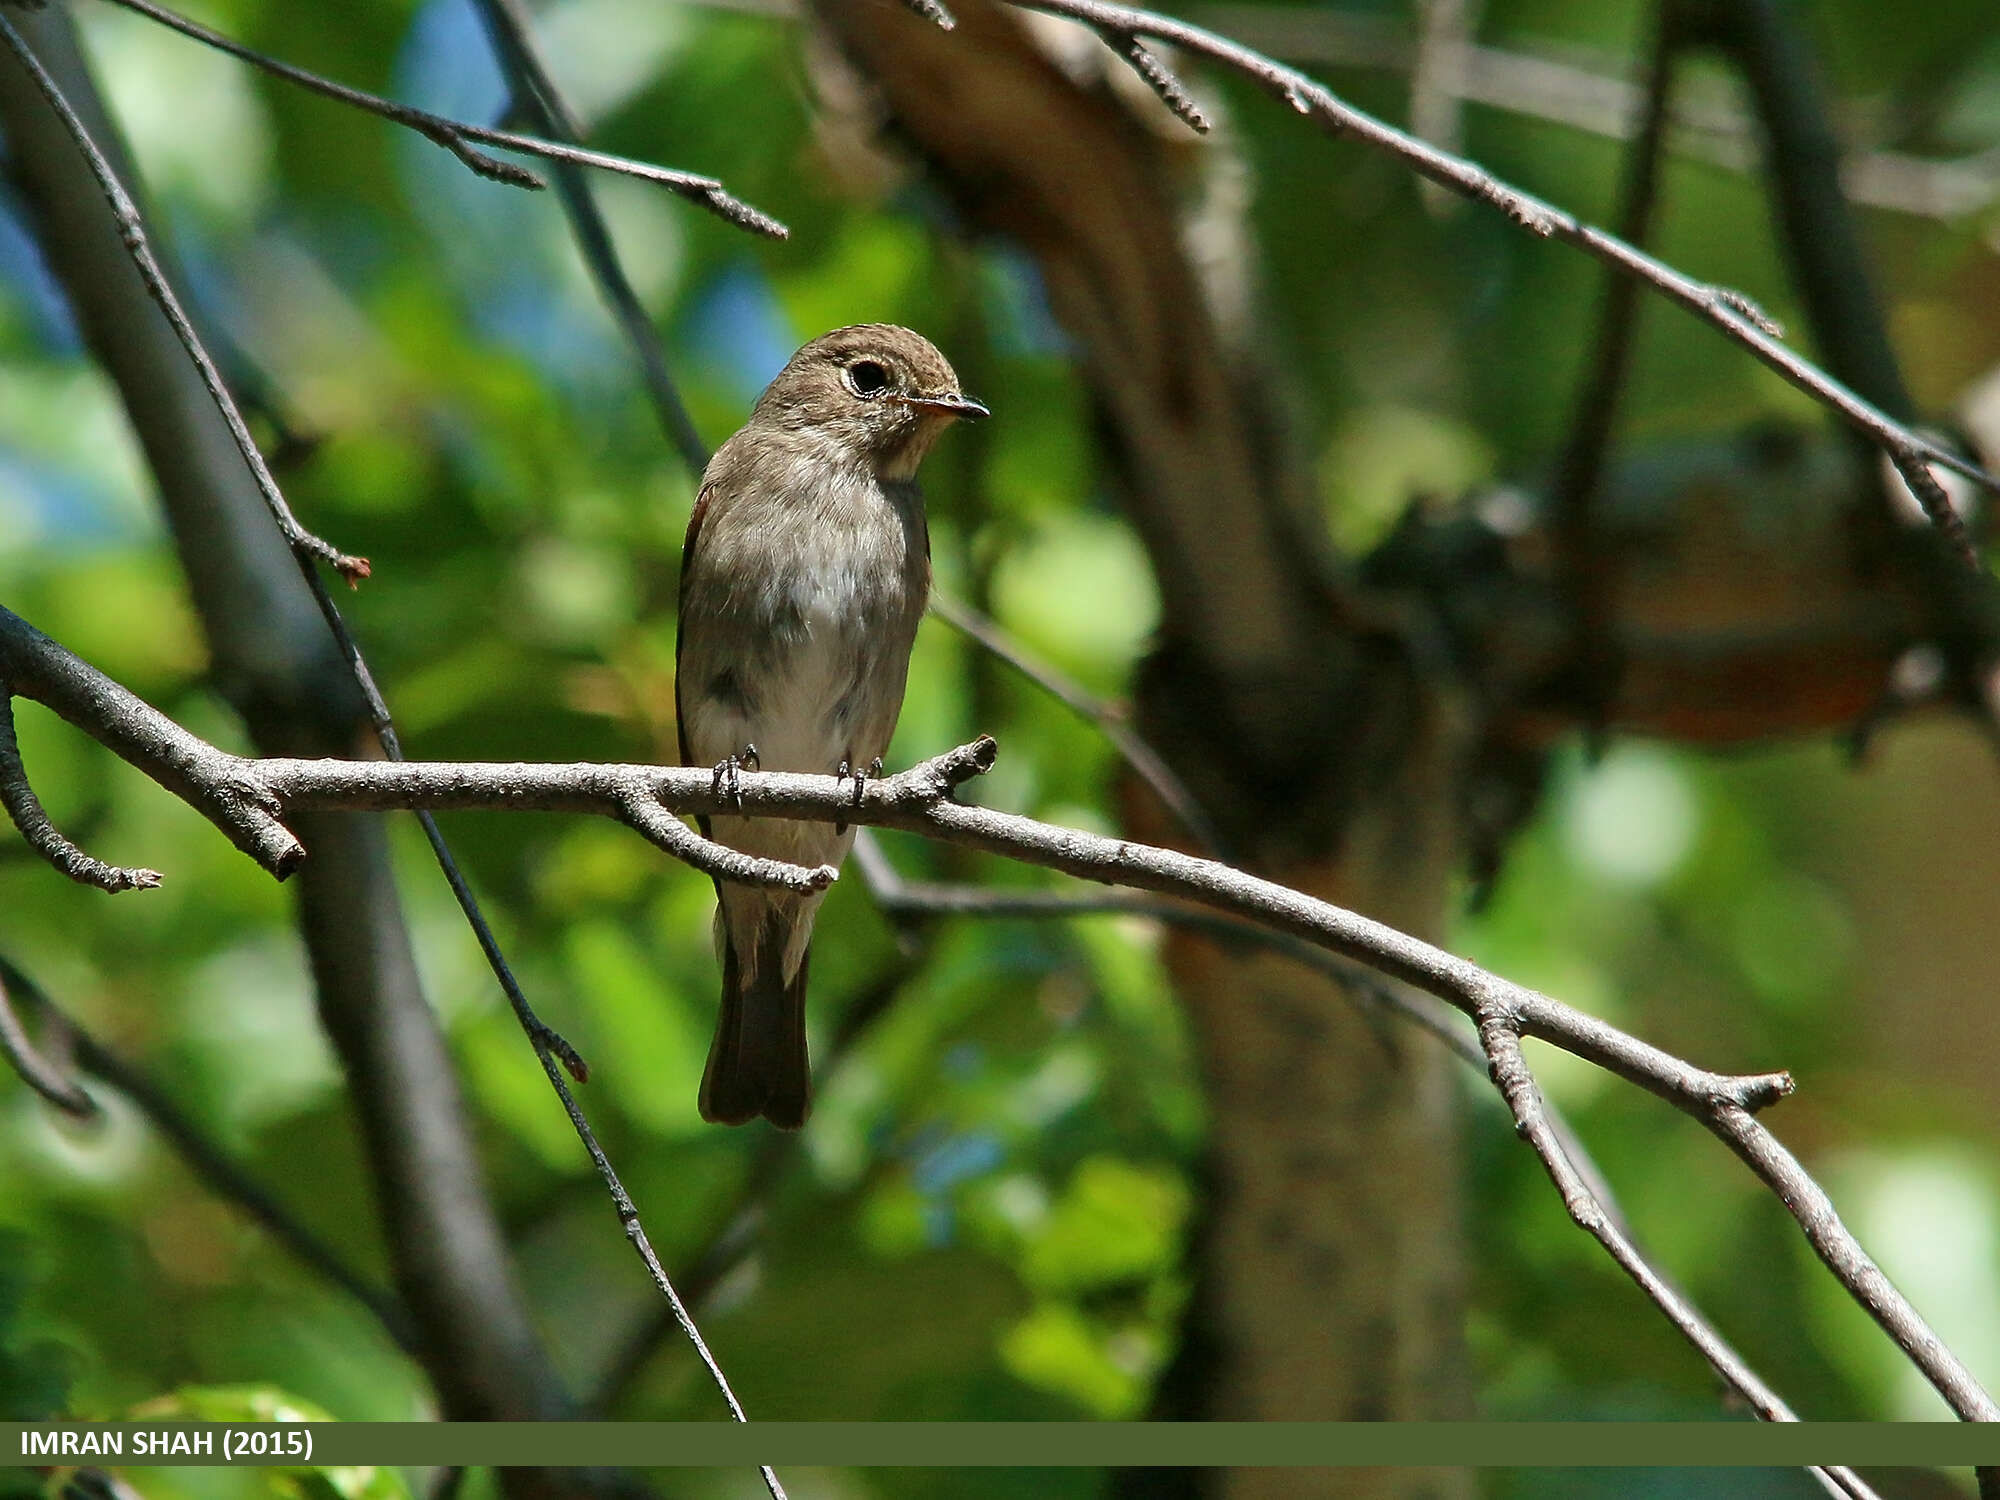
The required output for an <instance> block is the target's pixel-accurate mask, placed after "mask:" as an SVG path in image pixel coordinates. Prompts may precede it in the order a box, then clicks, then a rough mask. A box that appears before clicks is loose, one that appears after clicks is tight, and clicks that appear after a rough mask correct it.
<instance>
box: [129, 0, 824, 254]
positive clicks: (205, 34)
mask: <svg viewBox="0 0 2000 1500" xmlns="http://www.w3.org/2000/svg"><path fill="white" fill-rule="evenodd" d="M109 3H111V4H113V5H121V6H123V7H124V8H125V9H127V10H131V11H137V12H138V13H139V14H140V15H142V16H145V17H147V18H148V19H149V20H153V21H157V22H159V23H160V24H161V25H162V26H166V27H170V28H172V29H173V30H175V31H178V32H179V33H180V34H181V35H182V36H186V37H192V38H193V39H194V40H195V41H198V42H201V43H203V44H205V45H206V46H210V47H214V48H216V49H217V50H219V51H222V52H227V53H228V54H229V55H230V56H231V57H236V58H240V59H241V60H242V61H244V62H247V63H249V64H251V65H252V66H253V67H257V68H262V69H263V70H264V71H265V72H267V73H271V74H274V75H276V76H277V77H279V78H282V79H284V80H285V81H286V82H287V83H295V84H297V85H298V86H299V87H300V88H303V89H309V90H311V91H312V92H313V93H315V94H321V95H324V96H325V97H326V98H329V99H335V100H338V101H339V102H340V103H342V104H346V105H351V106H352V107H353V108H355V109H361V110H366V111H367V112H368V113H369V114H372V115H380V116H381V117H382V118H383V119H385V120H388V121H390V122H392V123H394V124H397V125H402V126H405V127H406V128H408V129H410V130H414V131H416V132H417V133H418V134H419V135H422V136H425V137H427V138H428V139H430V140H433V141H436V142H437V143H438V144H439V145H440V146H443V147H444V148H445V149H446V150H448V151H450V152H451V153H452V154H453V155H455V156H457V157H458V159H459V160H460V161H462V162H464V163H465V164H466V165H467V166H468V167H470V168H472V170H473V171H475V172H477V173H479V174H480V175H481V176H482V177H492V178H494V179H496V180H498V181H501V182H506V183H510V184H511V185H513V186H515V187H525V188H539V187H541V186H542V185H543V184H542V180H541V179H540V178H539V177H537V176H536V175H535V174H534V173H532V172H530V171H528V170H527V169H525V168H523V167H517V166H515V165H513V164H512V163H509V162H503V161H501V160H499V159H498V158H496V157H492V156H488V155H487V154H486V153H485V152H483V151H480V150H478V149H477V147H476V146H475V145H474V142H477V143H478V145H483V146H498V147H500V148H501V149H502V150H505V151H519V152H521V153H523V154H524V155H528V156H539V157H543V158H545V159H547V160H549V161H556V162H570V163H573V164H575V165H577V166H581V167H597V168H600V169H602V170H604V171H607V172H619V173H622V174H624V175H625V176H627V177H639V178H643V179H644V180H645V181H647V182H656V183H658V184H659V185H660V186H661V187H664V188H666V189H667V190H668V191H670V192H673V193H677V194H679V195H680V196H681V197H683V198H686V199H688V200H689V201H690V202H694V203H698V204H700V205H701V206H702V207H703V208H705V209H707V210H709V212H711V213H713V214H715V215H717V216H718V217H720V218H723V219H727V220H728V221H729V222H730V223H732V224H734V225H736V226H737V227H738V228H739V229H747V230H749V231H751V232H752V233H753V234H761V235H767V236H769V237H770V238H772V239H775V240H781V239H784V238H785V237H786V236H787V235H788V234H789V233H790V232H791V231H790V230H788V229H786V228H785V226H784V225H783V224H780V223H779V222H778V221H777V220H776V219H774V218H772V217H771V216H770V215H769V214H767V213H765V212H763V211H762V210H761V209H757V208H752V207H751V206H750V205H749V204H747V203H745V202H743V201H742V200H741V199H739V198H736V197H734V196H732V195H731V194H729V193H728V192H726V191H724V189H723V186H722V184H721V182H719V181H718V180H717V179H715V178H713V177H703V176H701V175H700V174H699V173H696V172H681V171H676V170H675V169H673V168H671V167H656V166H654V165H653V164H652V163H650V162H643V161H634V160H632V159H631V158H629V157H624V156H612V155H610V154H609V153H607V152H603V151H592V150H589V149H588V148H586V147H583V146H573V145H566V144H563V143H561V142H558V141H544V140H538V139H537V138H536V137H534V136H531V135H517V134H515V133H514V132H513V131H511V130H495V129H493V128H492V127H491V126H486V125H474V124H472V123H471V122H470V121H467V120H452V119H447V118H446V117H444V116H443V115H434V114H432V113H430V112H429V111H428V110H422V109H415V108H412V107H411V106H410V105H407V104H398V103H396V102H395V101H394V100H392V99H383V98H379V97H378V96H376V95H374V94H369V93H364V92H363V91H362V90H360V89H357V88H350V87H348V86H347V85H346V84H344V83H336V82H334V81H333V80H332V79H330V78H322V77H320V75H319V74H317V73H312V72H308V71H307V70H306V69H304V68H301V67H297V66H295V65H294V64H292V63H288V62H281V61H280V60H279V59H277V58H275V57H267V56H266V55H265V54H264V53H262V52H259V51H257V50H256V49H255V48H253V47H246V46H245V45H244V44H243V43H241V42H239V41H237V40H235V38H233V37H228V36H224V35H223V34H222V33H221V32H219V31H211V30H210V29H209V28H208V27H206V26H203V25H201V24H200V23H199V22H196V21H191V20H189V19H188V18H187V17H186V16H183V15H181V14H180V13H179V12H177V11H172V10H169V9H167V8H166V7H165V6H164V5H157V4H154V3H153V0H109Z"/></svg>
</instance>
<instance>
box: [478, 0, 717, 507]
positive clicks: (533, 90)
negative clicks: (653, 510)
mask: <svg viewBox="0 0 2000 1500" xmlns="http://www.w3.org/2000/svg"><path fill="white" fill-rule="evenodd" d="M479 14H480V16H481V18H482V19H483V20H484V21H485V22H486V31H487V35H488V36H489V37H491V38H492V41H493V47H494V50H495V51H496V52H497V53H498V54H499V57H500V65H501V67H502V68H503V69H504V70H505V72H506V74H507V81H508V88H509V91H510V92H511V93H512V95H513V97H514V104H515V107H516V108H517V109H521V110H523V111H525V112H526V113H527V115H528V116H529V118H530V119H531V120H533V121H534V122H535V123H536V124H537V125H538V126H539V127H540V128H541V129H542V130H543V131H544V132H545V133H546V134H548V135H551V136H553V137H555V138H556V139H558V140H560V141H564V142H566V143H569V144H572V145H574V144H576V143H578V142H580V141H581V139H582V137H583V127H582V124H581V122H580V121H578V119H577V118H576V116H575V114H574V113H573V112H572V111H571V110H570V108H569V106H568V105H567V104H566V103H565V102H564V100H563V97H562V95H561V93H560V92H559V91H558V90H557V88H556V85H555V80H554V79H552V78H551V77H550V76H549V72H548V69H547V68H546V67H545V66H543V63H542V60H541V58H540V57H539V56H537V55H536V52H535V45H534V39H533V36H532V34H531V32H530V29H529V25H528V19H527V17H526V15H524V14H523V12H522V9H521V4H520V0H479ZM554 172H555V184H556V194H557V196H558V197H560V198H561V199H562V206H563V214H564V216H565V217H567V218H568V220H569V225H570V232H571V233H572V234H573V235H575V236H576V245H577V250H578V252H579V253H580V254H581V255H582V256H583V260H584V264H585V265H586V266H587V267H589V269H590V274H591V278H592V279H593V280H594V281H596V283H597V285H598V289H599V290H600V291H601V292H602V293H603V295H604V300H605V302H606V303H607V304H609V306H610V309H611V315H612V317H614V318H615V319H617V321H618V326H619V327H620V328H621V329H622V330H624V333H625V341H626V342H627V343H629V344H630V345H631V346H632V351H633V353H634V354H636V355H637V356H638V359H639V370H640V373H641V374H642V376H643V377H644V378H645V382H646V393H647V395H648V396H650V397H651V398H652V402H653V411H654V413H655V414H656V415H657V416H658V417H659V419H660V427H661V429H662V430H663V431H664V432H665V433H666V435H667V441H668V442H669V443H671V444H673V446H674V451H675V452H677V453H679V454H680V456H681V462H682V463H684V464H685V465H687V469H688V472H689V473H690V474H691V475H693V476H695V478H696V479H697V480H698V479H699V478H700V476H701V471H702V470H703V469H704V468H706V467H707V466H708V449H707V447H706V446H705V445H704V444H703V443H702V440H701V434H700V433H699V432H697V431H695V426H694V419H693V418H692V417H690V416H689V415H688V409H687V404H686V403H685V402H683V401H682V400H681V393H680V390H679V388H678V387H676V386H675V384H674V378H673V375H672V374H671V373H670V372H669V371H668V369H667V357H666V351H665V350H664V349H662V348H661V347H660V338H659V335H658V334H657V333H656V332H655V331H654V329H653V320H652V319H651V318H650V317H648V316H647V315H646V309H645V308H644V307H643V306H641V305H640V302H639V294H638V293H637V292H635V291H634V290H633V289H632V281H631V278H630V277H628V276H627V275H626V274H625V267H624V265H623V264H622V263H621V262H620V261H619V259H618V252H617V249H616V248H615V247H614V246H613V244H612V241H611V231H610V228H609V227H608V226H607V225H606V224H605V222H604V215H603V214H602V213H600V212H599V211H598V208H597V200H596V198H595V197H594V196H593V195H592V193H591V190H590V184H589V183H588V182H586V181H585V180H584V176H583V173H582V172H581V171H580V170H579V169H578V168H577V166H576V165H575V164H574V163H572V162H567V161H560V160H559V161H557V162H556V164H555V168H554Z"/></svg>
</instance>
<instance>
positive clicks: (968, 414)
mask: <svg viewBox="0 0 2000 1500" xmlns="http://www.w3.org/2000/svg"><path fill="white" fill-rule="evenodd" d="M903 404H904V405H906V406H921V407H924V408H926V409H927V410H930V411H941V412H943V413H945V414H946V415H947V416H953V417H958V418H959V419H961V420H962V421H967V422H976V421H978V420H979V419H980V418H981V417H990V416H992V415H993V413H991V412H989V411H988V410H987V409H986V408H985V407H984V406H982V405H980V403H979V402H977V401H974V400H973V399H972V398H971V397H970V396H961V395H959V394H958V393H957V392H956V391H952V392H949V393H947V394H946V395H942V396H905V397H903Z"/></svg>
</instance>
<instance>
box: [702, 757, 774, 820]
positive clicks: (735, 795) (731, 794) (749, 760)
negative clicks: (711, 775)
mask: <svg viewBox="0 0 2000 1500" xmlns="http://www.w3.org/2000/svg"><path fill="white" fill-rule="evenodd" d="M745 768H748V769H749V770H752V771H756V770H760V769H762V766H761V763H760V762H759V761H758V759H757V747H756V746H755V745H745V746H744V747H743V748H742V749H741V750H738V751H737V752H736V753H735V754H734V755H729V756H724V757H723V758H722V759H721V760H719V761H717V762H716V763H715V780H714V782H713V783H712V784H711V787H710V790H712V791H713V792H715V793H716V795H718V796H722V797H727V798H728V799H729V800H730V801H731V802H733V803H735V804H736V810H737V811H738V812H741V811H742V810H743V772H744V770H745Z"/></svg>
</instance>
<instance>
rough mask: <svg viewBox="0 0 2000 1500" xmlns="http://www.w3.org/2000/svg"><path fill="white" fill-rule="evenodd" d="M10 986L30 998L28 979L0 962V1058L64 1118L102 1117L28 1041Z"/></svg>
mask: <svg viewBox="0 0 2000 1500" xmlns="http://www.w3.org/2000/svg"><path fill="white" fill-rule="evenodd" d="M9 986H12V987H13V988H14V989H17V990H19V991H21V993H22V994H24V995H27V996H29V997H31V998H32V997H33V996H34V994H35V991H34V990H33V989H32V988H31V986H30V985H29V983H28V982H27V976H26V975H25V974H23V973H22V972H21V971H20V970H19V969H17V968H15V967H14V966H13V965H12V964H10V963H8V962H7V960H6V959H4V958H0V1057H4V1058H5V1059H6V1060H7V1064H8V1066H10V1067H11V1068H13V1070H14V1071H15V1072H16V1073H18V1074H20V1075H21V1081H22V1082H23V1083H25V1084H27V1086H28V1087H29V1088H31V1089H33V1090H34V1091H35V1092H36V1093H38V1094H40V1095H41V1096H42V1097H43V1098H44V1099H46V1100H48V1101H49V1103H51V1104H53V1105H54V1106H55V1107H56V1108H57V1109H59V1110H61V1111H62V1112H63V1113H64V1114H66V1115H68V1116H70V1118H72V1119H76V1120H94V1119H96V1118H97V1117H98V1116H99V1115H100V1114H102V1113H103V1111H102V1110H101V1109H99V1108H98V1104H97V1101H96V1100H95V1099H93V1098H91V1097H90V1095H89V1093H88V1092H87V1091H85V1090H84V1088H83V1087H82V1086H81V1085H80V1084H78V1083H77V1082H76V1080H75V1079H73V1078H71V1077H70V1076H69V1074H68V1071H67V1070H66V1069H64V1068H62V1067H59V1066H58V1065H57V1064H56V1063H54V1062H52V1061H51V1060H50V1059H48V1058H46V1057H44V1056H43V1055H42V1053H41V1051H40V1049H39V1048H37V1047H36V1046H35V1044H34V1043H33V1042H32V1041H31V1040H29V1038H28V1028H27V1026H26V1025H25V1024H23V1022H22V1020H21V1013H20V1012H19V1011H18V1010H16V1009H15V1008H14V998H13V996H12V995H11V994H10V993H9Z"/></svg>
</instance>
